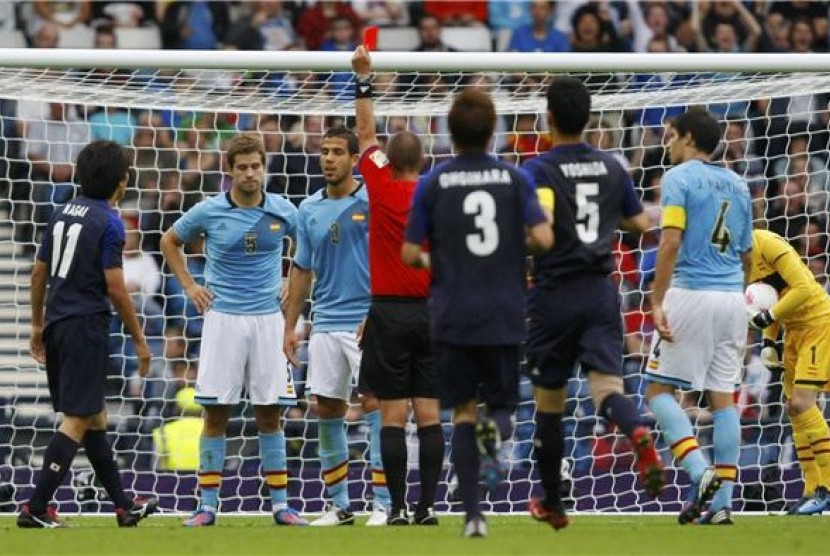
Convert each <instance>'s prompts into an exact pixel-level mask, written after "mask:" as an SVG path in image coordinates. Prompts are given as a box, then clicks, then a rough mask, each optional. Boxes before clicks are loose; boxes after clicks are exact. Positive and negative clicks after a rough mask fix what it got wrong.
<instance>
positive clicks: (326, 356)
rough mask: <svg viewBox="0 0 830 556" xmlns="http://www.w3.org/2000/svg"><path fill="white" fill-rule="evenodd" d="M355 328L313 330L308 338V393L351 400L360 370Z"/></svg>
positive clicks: (359, 353)
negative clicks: (324, 330)
mask: <svg viewBox="0 0 830 556" xmlns="http://www.w3.org/2000/svg"><path fill="white" fill-rule="evenodd" d="M360 356H361V351H360V348H358V347H357V334H356V333H355V332H312V333H311V339H310V340H309V341H308V378H307V381H308V391H309V394H314V395H316V396H323V397H325V398H335V399H338V400H346V401H349V400H350V399H351V397H352V388H354V387H355V386H357V379H358V376H359V373H360Z"/></svg>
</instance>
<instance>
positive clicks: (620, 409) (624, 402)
mask: <svg viewBox="0 0 830 556" xmlns="http://www.w3.org/2000/svg"><path fill="white" fill-rule="evenodd" d="M599 414H600V415H602V416H603V417H604V418H606V419H607V420H609V421H611V422H612V423H614V424H616V425H617V428H619V429H620V432H622V433H623V434H624V435H626V436H628V437H629V438H630V437H631V435H632V434H634V430H635V429H636V428H637V427H639V426H640V414H639V413H638V412H637V406H636V405H634V402H632V401H631V400H629V399H628V398H626V397H625V396H623V395H622V394H619V393H616V392H615V393H613V394H608V395H607V396H606V397H605V399H604V400H602V407H600V408H599Z"/></svg>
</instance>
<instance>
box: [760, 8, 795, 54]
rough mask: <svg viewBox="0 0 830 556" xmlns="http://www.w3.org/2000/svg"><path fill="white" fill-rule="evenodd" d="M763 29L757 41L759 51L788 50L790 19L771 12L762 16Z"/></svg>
mask: <svg viewBox="0 0 830 556" xmlns="http://www.w3.org/2000/svg"><path fill="white" fill-rule="evenodd" d="M763 22H764V26H763V31H762V33H761V39H760V41H759V43H758V51H759V52H788V51H789V50H790V26H791V24H792V20H790V19H786V18H784V17H783V16H782V15H781V14H780V13H776V12H772V11H770V12H769V13H767V14H765V15H764V16H763Z"/></svg>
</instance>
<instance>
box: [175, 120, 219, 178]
mask: <svg viewBox="0 0 830 556" xmlns="http://www.w3.org/2000/svg"><path fill="white" fill-rule="evenodd" d="M182 124H183V125H184V126H186V127H185V128H184V141H183V142H182V141H180V142H179V144H178V148H179V164H178V166H179V170H180V171H181V182H180V186H181V188H182V189H183V190H185V191H201V192H203V193H216V192H218V191H220V189H221V188H220V184H221V182H222V172H221V168H220V167H221V161H222V159H221V155H220V150H219V140H218V135H217V126H216V115H215V114H211V113H209V112H202V113H199V114H197V115H196V116H195V117H194V118H193V119H191V120H189V121H187V120H186V121H183V122H182Z"/></svg>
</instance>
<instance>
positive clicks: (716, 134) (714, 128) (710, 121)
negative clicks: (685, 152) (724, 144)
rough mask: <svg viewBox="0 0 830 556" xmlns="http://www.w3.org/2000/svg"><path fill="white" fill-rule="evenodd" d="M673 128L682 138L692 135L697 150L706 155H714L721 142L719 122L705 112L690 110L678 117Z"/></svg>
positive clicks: (673, 123)
mask: <svg viewBox="0 0 830 556" xmlns="http://www.w3.org/2000/svg"><path fill="white" fill-rule="evenodd" d="M671 126H672V127H673V128H674V129H675V130H676V131H677V135H678V136H679V137H680V138H683V137H686V135H689V134H691V136H692V141H694V143H695V148H697V150H698V151H700V152H702V153H704V154H707V155H709V154H712V152H713V151H714V150H715V148H717V146H718V143H720V140H721V128H720V124H718V121H717V120H716V119H715V118H713V117H712V116H711V115H710V114H709V112H706V111H705V110H688V111H686V112H684V113H683V114H680V115H679V116H677V117H676V118H675V119H674V121H673V122H672V124H671Z"/></svg>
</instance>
